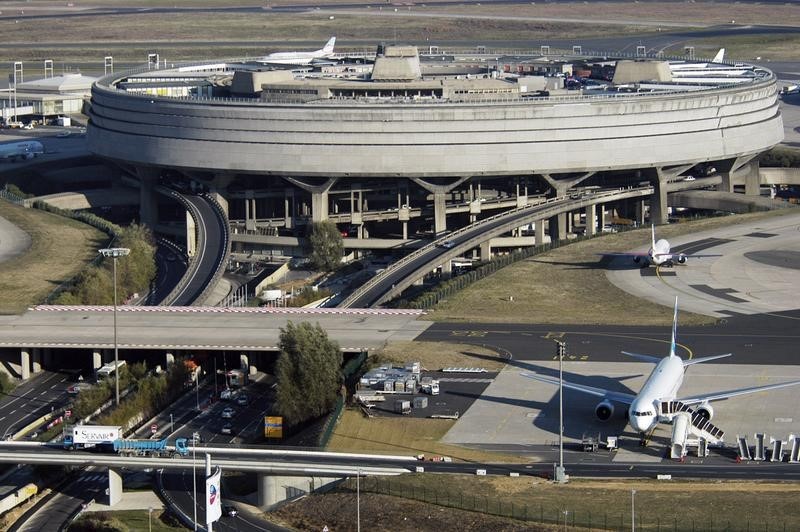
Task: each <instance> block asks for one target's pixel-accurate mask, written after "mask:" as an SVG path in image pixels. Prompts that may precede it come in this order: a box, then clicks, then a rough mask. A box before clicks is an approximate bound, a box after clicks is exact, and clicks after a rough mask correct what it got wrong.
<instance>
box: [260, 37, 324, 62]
mask: <svg viewBox="0 0 800 532" xmlns="http://www.w3.org/2000/svg"><path fill="white" fill-rule="evenodd" d="M334 44H336V37H331V38H330V40H328V42H327V43H325V46H323V47H322V48H321V49H319V50H315V51H313V52H275V53H274V54H269V55H267V56H264V57H262V58H261V59H259V60H258V61H259V62H260V63H266V64H271V65H297V66H300V65H309V64H311V63H313V62H314V61H315V60H317V59H329V58H331V57H333V45H334Z"/></svg>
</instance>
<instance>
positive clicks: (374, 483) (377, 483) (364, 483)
mask: <svg viewBox="0 0 800 532" xmlns="http://www.w3.org/2000/svg"><path fill="white" fill-rule="evenodd" d="M359 484H360V486H359V487H358V488H357V487H356V479H355V478H354V477H349V478H348V479H347V480H345V481H344V482H342V483H341V484H339V485H338V487H337V488H336V489H338V490H340V491H346V492H350V493H352V494H353V495H354V496H355V493H356V490H357V489H359V490H360V492H361V493H362V494H364V493H374V494H378V495H388V496H392V497H402V498H404V499H410V500H415V501H419V502H424V503H428V504H435V505H437V506H444V507H448V508H453V509H456V510H464V511H468V512H477V513H481V514H486V515H492V516H496V517H502V518H509V519H516V520H519V521H526V522H530V523H538V524H543V525H555V526H556V527H558V528H561V529H562V530H570V529H579V530H620V531H623V530H634V529H635V530H638V531H654V532H689V531H691V532H756V531H759V532H770V531H772V532H779V531H783V532H786V531H790V530H797V528H796V523H794V522H791V521H790V522H787V521H784V520H782V519H780V518H776V519H767V518H762V519H747V520H744V521H742V520H740V519H736V518H735V517H733V518H732V516H731V515H730V514H729V513H728V514H726V513H725V512H724V511H719V512H718V513H715V512H714V511H713V509H712V508H708V509H707V511H706V512H705V515H704V516H703V518H697V519H695V518H694V517H692V516H687V515H681V514H679V513H674V514H673V515H670V516H669V517H661V516H648V515H646V514H644V513H643V512H642V513H636V515H635V527H632V526H631V510H630V506H627V507H623V508H621V509H620V510H616V509H614V510H612V509H609V510H607V511H596V512H592V511H591V510H585V509H575V508H567V507H563V506H558V507H556V506H553V505H551V504H550V505H549V504H546V503H528V504H526V503H524V502H521V501H514V500H511V499H507V498H500V497H492V496H490V495H481V494H480V493H477V492H475V491H471V492H465V491H463V490H459V491H451V490H448V489H447V488H444V489H442V488H431V487H426V486H419V485H414V484H410V483H409V482H407V481H404V480H403V478H402V477H361V478H360V479H359Z"/></svg>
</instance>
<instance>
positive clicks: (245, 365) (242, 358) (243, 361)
mask: <svg viewBox="0 0 800 532" xmlns="http://www.w3.org/2000/svg"><path fill="white" fill-rule="evenodd" d="M239 367H240V368H241V370H242V371H245V372H249V371H250V361H249V359H248V358H247V355H246V354H245V353H240V354H239Z"/></svg>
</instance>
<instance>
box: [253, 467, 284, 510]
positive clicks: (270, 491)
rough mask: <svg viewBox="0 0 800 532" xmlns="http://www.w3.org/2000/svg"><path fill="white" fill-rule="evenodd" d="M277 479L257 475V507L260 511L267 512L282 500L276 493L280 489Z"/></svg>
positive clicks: (270, 476) (272, 476)
mask: <svg viewBox="0 0 800 532" xmlns="http://www.w3.org/2000/svg"><path fill="white" fill-rule="evenodd" d="M278 478H279V477H276V476H274V475H266V474H263V473H258V480H257V482H258V507H259V508H261V509H262V510H268V509H270V508H271V507H272V506H274V505H275V504H277V503H279V502H281V501H282V500H283V497H281V496H280V493H279V492H278V490H279V489H280V484H279V482H278Z"/></svg>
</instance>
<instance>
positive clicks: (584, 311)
mask: <svg viewBox="0 0 800 532" xmlns="http://www.w3.org/2000/svg"><path fill="white" fill-rule="evenodd" d="M794 212H796V211H795V210H794V209H782V210H780V211H773V212H765V213H753V214H742V215H737V216H736V218H735V219H736V221H737V222H739V221H741V222H748V221H752V220H760V219H764V218H769V217H773V216H783V215H786V214H793V213H794ZM731 223H732V218H731V217H729V216H724V217H719V218H707V219H702V220H696V221H690V222H681V223H677V224H671V225H667V226H662V227H659V229H658V236H659V238H667V239H670V238H672V237H676V236H680V235H685V234H689V233H694V232H699V231H706V230H713V229H715V228H718V227H724V226H726V225H730V224H731ZM649 231H650V229H649V228H642V229H639V230H634V231H627V232H624V233H615V234H608V235H604V236H602V237H598V238H593V239H589V240H584V241H582V242H576V243H573V244H570V245H567V246H562V247H560V248H556V249H554V250H552V251H549V252H547V253H544V254H541V255H536V256H534V257H531V258H529V259H525V260H523V261H520V262H517V263H515V264H512V265H511V266H508V267H506V268H503V269H502V270H500V271H498V272H497V273H495V274H494V275H491V276H489V277H487V278H485V279H482V280H480V281H478V282H476V283H475V284H473V285H472V286H470V287H469V288H467V289H465V290H462V291H461V292H459V293H457V294H455V295H453V296H451V297H450V298H449V299H448V300H446V301H444V302H442V303H440V304H439V305H437V306H436V308H435V309H434V310H433V312H429V313H428V314H427V315H426V317H427V319H432V320H435V321H464V322H483V323H503V322H514V323H553V324H563V323H585V324H619V323H626V324H629V325H668V324H670V323H671V322H672V310H671V309H670V308H668V307H665V306H661V305H648V304H643V303H642V302H641V300H639V299H637V298H634V297H632V296H631V295H630V294H628V293H627V292H624V291H623V290H621V289H620V288H618V287H617V286H615V285H613V284H611V282H609V281H608V279H607V278H606V269H605V267H603V266H602V264H601V257H600V256H598V253H601V252H614V251H626V250H630V249H632V248H635V247H638V246H642V245H644V244H646V243H647V242H649V240H650V235H649ZM512 296H513V301H510V298H511V297H512ZM680 321H681V323H682V324H691V325H704V324H711V323H714V322H715V319H714V318H711V317H709V316H702V315H698V314H692V313H689V312H681V315H680Z"/></svg>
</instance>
